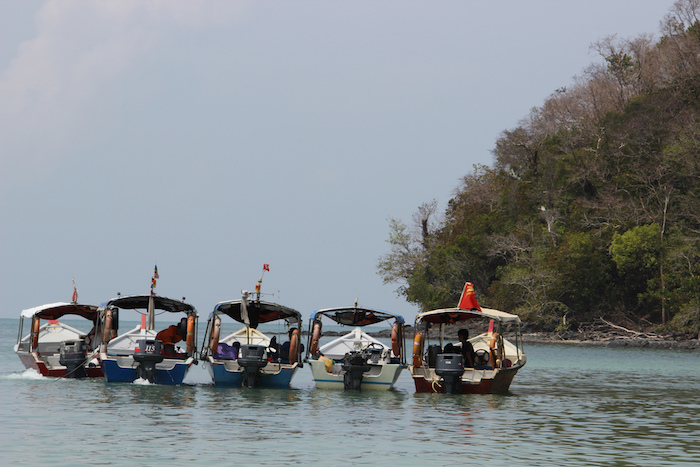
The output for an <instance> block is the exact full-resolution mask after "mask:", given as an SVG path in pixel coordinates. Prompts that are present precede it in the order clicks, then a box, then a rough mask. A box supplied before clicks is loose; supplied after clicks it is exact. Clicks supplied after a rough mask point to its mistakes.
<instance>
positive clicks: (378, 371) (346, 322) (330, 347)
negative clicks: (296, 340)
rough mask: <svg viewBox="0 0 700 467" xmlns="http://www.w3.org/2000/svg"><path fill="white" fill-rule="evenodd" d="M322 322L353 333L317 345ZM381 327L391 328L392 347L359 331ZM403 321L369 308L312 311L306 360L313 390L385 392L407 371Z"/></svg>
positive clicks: (354, 307)
mask: <svg viewBox="0 0 700 467" xmlns="http://www.w3.org/2000/svg"><path fill="white" fill-rule="evenodd" d="M323 318H328V319H330V320H332V321H334V322H335V323H337V324H340V325H342V326H352V327H353V329H352V330H351V331H350V332H349V333H347V334H345V335H342V336H340V337H338V338H336V339H333V340H331V341H330V342H327V343H325V344H323V345H320V339H321V337H322V334H323V333H322V329H323V323H322V322H323ZM380 323H389V324H391V345H386V344H384V343H382V342H381V341H379V340H378V339H376V338H374V337H372V336H370V335H369V334H367V333H366V332H365V331H364V330H363V329H362V328H363V327H364V326H368V325H376V324H380ZM403 328H404V319H403V318H402V317H401V316H399V315H394V314H391V313H387V312H385V311H380V310H373V309H370V308H363V307H358V306H357V303H355V306H353V307H340V308H325V309H322V310H318V311H315V312H314V313H313V314H312V315H311V318H310V320H309V342H308V350H307V354H306V360H307V362H308V363H309V365H310V366H311V372H312V374H313V378H314V381H315V382H316V387H317V388H320V389H345V390H363V391H364V390H377V391H382V390H387V389H391V388H392V387H393V386H394V384H395V383H396V380H397V379H398V378H399V375H400V374H401V371H402V370H403V369H404V368H406V359H405V348H404V340H403Z"/></svg>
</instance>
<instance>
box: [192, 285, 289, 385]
mask: <svg viewBox="0 0 700 467" xmlns="http://www.w3.org/2000/svg"><path fill="white" fill-rule="evenodd" d="M222 318H224V319H232V320H233V321H235V322H236V323H240V324H242V325H243V326H242V327H241V328H240V329H238V330H237V331H235V332H233V333H231V334H229V335H226V336H222V335H221V319H222ZM275 321H277V322H279V323H280V324H283V325H284V328H285V330H287V336H288V340H287V341H286V342H284V343H283V344H282V345H280V344H279V343H278V342H277V337H276V336H273V337H272V338H270V337H269V336H267V335H265V334H264V333H263V332H261V331H260V330H258V325H260V324H263V323H271V322H275ZM300 326H301V313H299V312H298V311H296V310H293V309H292V308H288V307H286V306H282V305H279V304H277V303H272V302H266V301H262V300H260V294H259V293H258V294H257V298H251V297H249V293H248V292H247V291H243V293H242V297H241V298H240V299H239V300H229V301H225V302H220V303H218V304H217V305H216V306H215V307H214V311H213V312H212V313H211V315H210V316H209V320H208V322H207V330H206V332H205V335H204V342H203V343H202V353H201V355H200V360H201V361H202V362H203V364H204V367H205V368H206V369H207V371H208V372H209V375H210V376H211V379H212V381H214V384H216V385H223V386H235V387H242V386H243V387H251V388H252V387H261V388H286V387H289V383H290V382H291V380H292V377H293V376H294V374H295V373H296V371H297V369H299V368H300V367H301V366H302V362H301V352H302V345H301V335H300V331H299V329H300Z"/></svg>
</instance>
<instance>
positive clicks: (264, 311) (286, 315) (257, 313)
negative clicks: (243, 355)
mask: <svg viewBox="0 0 700 467" xmlns="http://www.w3.org/2000/svg"><path fill="white" fill-rule="evenodd" d="M244 302H245V305H243V306H242V304H243V303H244ZM246 312H247V321H248V322H247V323H246V316H245V314H246ZM216 313H220V314H225V315H227V316H229V317H231V318H233V319H234V320H235V321H238V322H239V323H243V324H249V325H250V327H251V328H253V329H255V328H257V327H258V324H260V323H269V322H270V321H277V320H281V319H284V320H294V321H296V322H297V323H298V324H297V325H300V324H301V313H299V312H298V311H297V310H294V309H292V308H288V307H286V306H282V305H279V304H277V303H272V302H265V301H261V300H244V299H238V300H229V301H225V302H220V303H217V304H216V306H215V307H214V312H213V313H212V314H216Z"/></svg>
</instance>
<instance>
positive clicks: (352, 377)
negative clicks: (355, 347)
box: [342, 351, 370, 391]
mask: <svg viewBox="0 0 700 467" xmlns="http://www.w3.org/2000/svg"><path fill="white" fill-rule="evenodd" d="M342 368H343V371H345V374H344V375H343V386H344V389H345V390H346V391H348V390H349V391H359V390H360V389H361V388H362V374H363V373H365V372H366V371H369V369H370V366H369V365H368V364H367V354H366V353H365V352H362V351H352V352H348V353H346V354H345V357H344V358H343V364H342Z"/></svg>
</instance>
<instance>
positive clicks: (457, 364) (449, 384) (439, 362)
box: [435, 353, 464, 394]
mask: <svg viewBox="0 0 700 467" xmlns="http://www.w3.org/2000/svg"><path fill="white" fill-rule="evenodd" d="M435 373H436V374H437V375H438V376H440V377H442V384H443V385H444V387H445V394H461V393H462V373H464V367H463V364H462V355H460V354H451V353H443V354H440V355H438V356H437V359H436V361H435Z"/></svg>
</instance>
